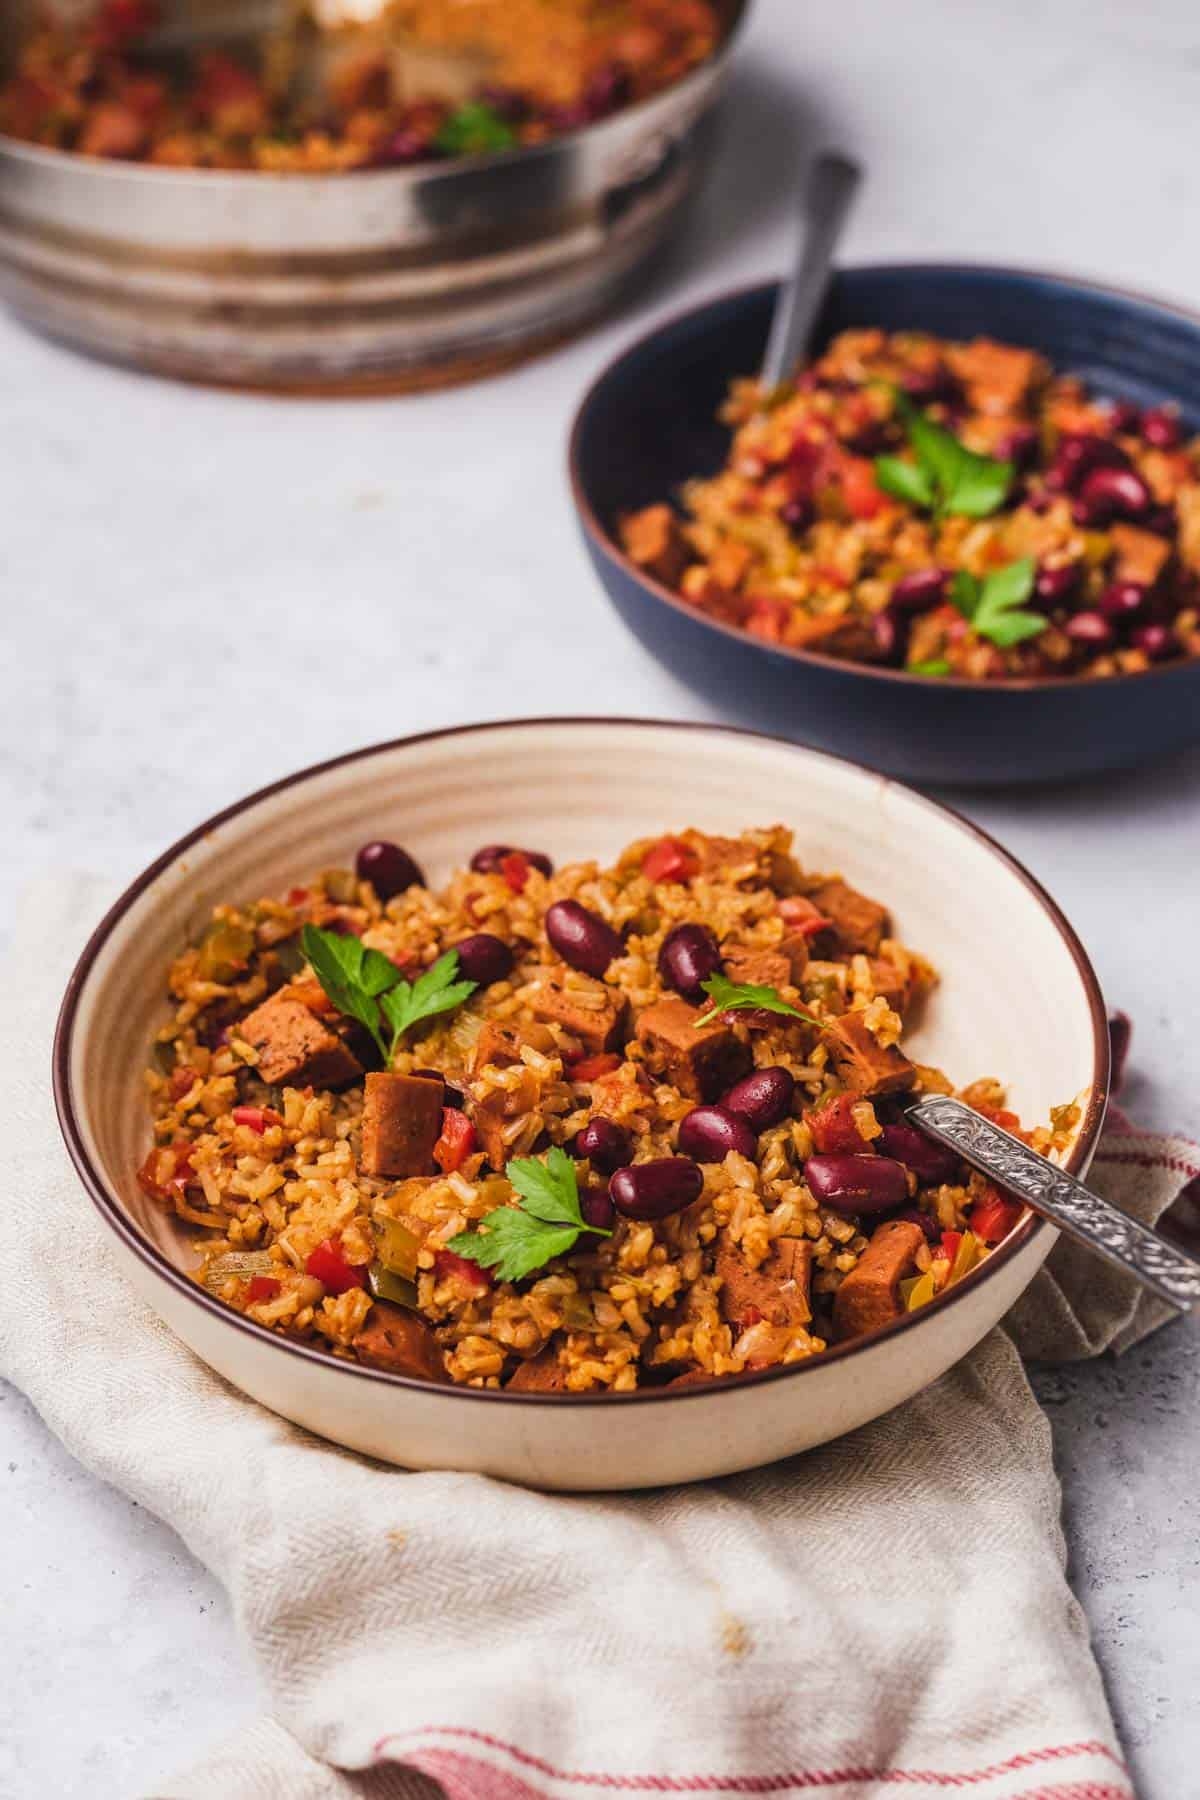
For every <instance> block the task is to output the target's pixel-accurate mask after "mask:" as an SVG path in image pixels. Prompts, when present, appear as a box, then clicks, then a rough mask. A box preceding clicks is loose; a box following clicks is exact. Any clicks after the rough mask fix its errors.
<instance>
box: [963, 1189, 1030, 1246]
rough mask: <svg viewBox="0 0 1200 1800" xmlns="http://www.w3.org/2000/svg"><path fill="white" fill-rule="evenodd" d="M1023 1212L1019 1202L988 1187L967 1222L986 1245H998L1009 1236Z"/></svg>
mask: <svg viewBox="0 0 1200 1800" xmlns="http://www.w3.org/2000/svg"><path fill="white" fill-rule="evenodd" d="M1022 1211H1023V1208H1022V1206H1021V1203H1020V1201H1019V1200H1009V1199H1008V1198H1007V1197H1006V1196H1005V1195H1004V1194H1002V1193H1001V1192H1000V1190H999V1189H998V1188H994V1187H991V1186H988V1187H986V1188H985V1189H984V1191H983V1193H982V1195H981V1196H980V1198H979V1199H978V1200H977V1201H976V1202H975V1204H974V1206H973V1207H972V1208H971V1213H970V1217H969V1219H968V1221H967V1222H968V1224H969V1225H970V1227H971V1230H972V1231H973V1232H974V1233H975V1236H976V1237H977V1238H982V1239H983V1242H984V1243H985V1244H998V1243H999V1242H1000V1240H1001V1238H1005V1237H1007V1236H1008V1234H1009V1232H1010V1231H1011V1230H1012V1228H1013V1226H1014V1225H1015V1224H1016V1222H1017V1220H1018V1219H1019V1218H1020V1216H1021V1213H1022Z"/></svg>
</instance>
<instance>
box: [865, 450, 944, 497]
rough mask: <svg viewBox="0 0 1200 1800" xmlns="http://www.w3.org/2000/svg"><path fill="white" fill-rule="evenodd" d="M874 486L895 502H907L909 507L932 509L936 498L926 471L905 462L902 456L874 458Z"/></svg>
mask: <svg viewBox="0 0 1200 1800" xmlns="http://www.w3.org/2000/svg"><path fill="white" fill-rule="evenodd" d="M875 485H876V487H881V488H882V489H883V491H884V493H885V494H891V496H892V498H893V499H895V500H907V501H908V503H909V505H910V506H925V507H932V505H933V503H934V499H935V498H936V495H935V490H934V485H933V477H932V476H931V475H930V473H929V471H928V469H923V468H922V467H921V465H920V464H919V463H911V462H905V460H904V458H903V457H902V456H877V457H876V458H875Z"/></svg>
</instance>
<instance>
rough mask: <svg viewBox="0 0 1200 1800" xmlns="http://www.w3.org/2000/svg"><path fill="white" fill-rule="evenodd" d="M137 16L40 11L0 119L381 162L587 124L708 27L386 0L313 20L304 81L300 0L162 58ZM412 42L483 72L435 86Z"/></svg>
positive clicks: (690, 0) (698, 57)
mask: <svg viewBox="0 0 1200 1800" xmlns="http://www.w3.org/2000/svg"><path fill="white" fill-rule="evenodd" d="M293 11H294V12H295V11H296V9H293ZM155 19H156V7H155V4H154V0H102V4H100V5H99V6H98V8H97V9H96V10H95V12H94V13H93V14H92V15H91V16H90V17H89V18H87V19H85V20H84V22H83V23H81V24H80V23H64V22H57V21H53V20H48V21H47V22H46V23H45V24H44V25H43V26H42V27H41V29H39V30H38V31H37V32H36V33H35V34H34V35H33V36H32V37H31V39H30V41H29V42H28V44H27V45H26V46H25V48H24V51H23V53H22V55H21V57H20V59H19V62H18V66H17V68H16V70H15V72H14V74H13V75H12V77H11V78H10V80H9V81H8V83H7V84H6V85H5V87H4V88H3V90H0V130H3V131H5V132H7V133H8V134H9V135H10V136H13V137H17V138H22V139H26V140H28V141H29V142H31V143H35V144H43V145H47V146H49V147H52V148H54V149H59V150H71V151H77V152H79V153H80V154H81V155H84V156H95V157H108V158H114V159H118V160H124V161H133V162H146V163H153V164H157V165H159V166H163V167H172V168H205V169H255V170H265V171H269V172H275V173H308V174H312V173H320V172H323V171H331V170H347V169H377V168H387V167H395V166H398V165H402V164H407V163H424V162H432V161H436V160H438V159H442V158H447V157H458V156H469V155H473V154H486V153H490V152H496V151H501V150H509V149H514V148H517V147H519V146H521V145H529V144H537V143H541V142H543V141H544V140H545V139H547V138H552V137H555V136H557V135H559V134H561V133H563V132H567V131H574V130H577V129H579V128H580V127H581V126H584V125H589V124H592V123H593V122H595V121H596V120H598V119H602V118H604V117H606V116H607V115H608V114H610V113H613V112H616V111H617V110H619V109H620V108H621V107H623V106H625V105H628V104H630V103H631V102H633V101H636V100H640V99H644V98H646V96H648V95H650V94H653V93H656V92H658V91H659V90H660V89H662V88H665V87H668V86H670V85H671V84H672V83H673V82H675V81H677V80H678V79H679V78H680V77H681V76H682V75H684V74H686V73H687V71H688V70H689V69H691V68H694V67H696V66H697V65H698V64H699V63H701V62H703V61H704V60H705V58H707V57H708V56H709V55H710V54H711V52H712V51H713V49H714V48H715V47H716V44H717V42H718V39H719V36H720V30H719V23H718V18H717V13H716V10H715V8H714V7H713V5H711V4H710V0H392V5H391V6H390V7H389V8H388V9H387V12H386V17H385V20H384V22H383V24H382V26H380V25H376V26H374V27H372V28H371V29H370V30H369V31H367V30H365V29H363V28H355V27H351V26H347V27H343V28H342V29H341V30H340V31H330V32H328V33H327V34H325V36H324V38H323V39H321V40H320V42H321V44H322V45H323V48H322V50H321V51H320V52H319V54H320V55H321V56H323V57H324V59H325V62H326V64H327V66H326V67H325V68H324V69H323V71H322V74H321V78H320V80H319V81H315V82H314V81H312V80H305V79H301V78H300V73H299V71H300V70H301V69H302V68H303V67H304V66H305V59H307V58H312V57H315V56H316V55H317V54H318V52H317V50H316V48H315V39H314V36H313V33H312V31H311V28H310V27H309V26H308V24H307V9H305V8H303V7H301V8H300V9H299V12H298V16H297V17H296V18H294V19H292V20H291V21H290V22H289V24H288V25H287V26H286V27H285V28H283V29H281V30H280V31H279V32H278V33H277V34H276V35H275V37H274V38H272V39H271V40H269V41H267V42H265V43H264V44H263V45H262V46H261V47H260V50H259V52H258V53H257V55H254V56H250V57H248V56H245V55H243V54H241V53H240V52H238V51H236V50H224V49H214V50H212V51H209V52H207V53H205V54H197V55H186V56H185V55H181V54H180V53H178V52H176V53H175V54H174V55H173V57H172V58H171V60H169V61H168V60H166V58H165V54H157V53H156V54H151V53H150V52H149V51H148V50H147V49H146V48H145V47H144V46H142V47H140V48H139V46H140V45H141V44H142V39H143V36H144V34H145V33H146V32H147V30H149V29H150V27H151V26H153V24H154V23H155ZM306 34H307V35H306ZM414 49H417V50H424V51H427V52H437V53H441V52H445V53H446V54H447V55H451V56H453V55H468V56H470V57H472V58H474V59H477V60H478V61H479V66H480V67H481V68H484V69H486V72H487V78H486V80H485V79H480V81H479V82H478V84H477V86H476V89H475V91H474V92H472V93H470V94H468V95H467V96H466V97H462V96H458V97H456V98H454V99H451V98H448V97H447V96H446V94H445V93H438V92H436V91H431V89H432V87H436V85H437V84H436V83H433V82H432V81H431V78H429V77H422V75H421V73H420V69H419V67H418V68H417V69H416V70H414V68H413V65H412V61H411V58H412V53H413V50H414ZM405 56H407V58H408V60H407V61H405Z"/></svg>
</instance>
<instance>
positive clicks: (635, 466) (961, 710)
mask: <svg viewBox="0 0 1200 1800" xmlns="http://www.w3.org/2000/svg"><path fill="white" fill-rule="evenodd" d="M777 291H778V288H777V284H776V283H773V282H770V283H766V284H765V285H762V286H759V287H753V288H747V289H743V290H741V291H739V292H737V293H733V294H728V295H725V296H723V297H721V298H719V299H717V300H713V301H710V302H709V303H707V304H706V305H703V306H700V307H697V308H695V309H693V310H692V311H689V312H686V313H684V314H682V315H681V316H679V317H677V318H673V319H670V320H668V321H667V322H666V323H665V324H663V325H660V326H658V327H657V328H656V329H654V330H653V331H651V332H649V333H648V334H647V335H646V336H644V337H643V338H641V339H639V340H638V341H637V342H636V343H635V344H633V345H632V346H631V347H630V348H629V349H627V350H625V351H624V352H623V353H622V354H621V355H620V356H619V357H617V358H616V360H615V361H614V362H612V363H611V364H610V365H609V366H608V367H607V368H606V369H605V370H604V372H603V373H602V374H601V376H600V377H599V379H598V380H597V381H596V382H595V383H594V385H593V386H592V388H591V389H590V391H589V392H588V394H587V395H586V397H585V399H584V401H583V404H582V406H581V407H580V410H579V413H578V415H577V417H576V420H575V425H574V429H573V432H572V436H571V446H570V475H571V482H572V488H573V492H574V497H575V505H576V509H577V511H578V515H579V521H580V525H581V527H582V530H583V537H584V543H585V545H586V547H587V551H588V555H589V556H590V558H591V561H592V564H593V566H594V568H595V570H596V573H597V574H598V575H599V577H600V580H601V582H602V583H603V585H604V588H605V590H606V592H607V594H608V596H609V599H610V600H611V601H612V604H613V606H614V607H615V608H616V610H617V612H618V613H619V614H620V616H621V618H622V619H623V620H624V621H625V623H626V625H628V626H629V628H630V630H631V631H632V632H633V633H634V635H635V636H636V637H637V638H638V639H639V640H640V641H641V643H643V644H644V645H645V646H646V648H647V649H648V650H649V651H650V652H651V653H652V654H653V655H654V656H655V657H657V658H658V660H659V661H660V662H661V663H663V664H664V665H665V666H666V667H667V668H669V669H670V670H671V672H672V673H673V674H675V675H677V676H678V677H679V678H680V679H681V680H683V681H685V682H687V683H688V684H689V686H691V687H692V688H694V689H695V690H696V691H697V692H698V693H700V694H702V695H704V696H705V698H706V699H708V700H709V701H711V702H712V703H713V704H715V705H717V706H719V707H720V708H721V710H722V712H723V713H724V714H726V715H727V716H728V717H730V718H732V719H733V720H734V721H735V722H736V723H738V724H742V725H749V726H753V727H757V728H759V729H763V730H768V731H775V732H779V733H781V734H783V735H784V736H787V737H790V738H793V739H796V740H798V741H800V742H803V743H808V744H813V745H816V746H818V747H819V748H821V749H829V750H835V751H839V752H841V753H842V754H844V755H848V756H854V757H856V758H858V759H860V760H861V761H863V762H866V763H869V764H870V765H871V766H872V767H874V768H878V769H883V770H886V771H888V772H889V773H891V774H895V775H900V776H903V777H905V778H906V779H909V780H916V781H928V782H942V783H962V784H971V785H978V786H1000V785H1007V784H1009V783H1013V782H1037V781H1056V780H1061V779H1063V778H1066V777H1071V776H1079V775H1092V774H1098V773H1100V772H1102V771H1105V770H1111V769H1119V768H1127V767H1130V766H1133V765H1134V764H1138V763H1143V762H1147V761H1150V760H1152V759H1153V758H1155V757H1160V756H1164V755H1168V754H1170V753H1172V752H1175V751H1179V750H1182V749H1185V748H1186V747H1188V746H1189V745H1193V744H1196V743H1200V659H1195V658H1194V659H1191V660H1189V661H1186V662H1179V663H1166V664H1162V665H1160V666H1158V667H1156V668H1151V669H1149V670H1146V671H1145V672H1144V673H1141V674H1135V675H1122V676H1118V677H1115V678H1113V679H1111V680H1039V681H1011V682H983V681H965V680H954V679H948V678H941V677H932V676H919V675H910V674H908V673H906V672H905V671H903V670H900V669H887V668H877V667H872V666H870V665H867V664H864V663H851V662H846V661H843V660H839V659H837V658H835V657H831V656H825V655H821V654H819V653H818V652H815V651H805V650H798V649H790V648H784V647H781V646H778V645H772V644H768V643H766V642H764V641H763V640H761V639H759V638H755V637H752V636H750V635H749V633H747V632H745V631H742V630H739V629H738V628H737V627H735V626H731V625H725V624H722V623H720V622H719V621H717V620H715V619H712V618H709V617H708V616H707V615H706V614H704V613H702V612H699V611H698V610H697V609H696V608H695V607H694V606H690V605H689V604H688V603H687V602H686V601H684V600H682V599H681V598H680V597H679V595H677V594H675V593H673V592H672V591H671V590H670V589H669V588H667V587H666V586H664V585H663V584H662V583H661V582H659V581H656V580H654V579H653V578H652V577H649V576H647V575H646V574H645V573H644V572H643V571H642V570H640V569H638V568H636V567H635V566H634V564H633V563H632V562H630V560H629V558H628V557H627V556H626V555H625V553H624V551H623V550H622V548H621V545H620V540H619V536H618V529H617V527H618V520H619V519H620V517H621V515H622V514H624V513H627V512H632V511H636V510H637V509H638V508H639V507H643V506H649V505H651V504H653V503H655V502H660V501H663V500H673V499H675V498H676V497H677V496H678V493H679V490H680V489H681V487H682V486H683V484H684V483H685V482H686V481H688V480H690V479H693V478H695V477H697V476H704V475H710V474H713V473H715V472H716V471H717V470H718V469H719V468H720V467H721V465H722V463H723V462H724V460H725V457H726V454H727V451H728V446H729V433H728V431H727V429H726V428H725V427H724V426H723V425H722V424H721V423H720V421H719V419H718V417H717V413H718V410H719V408H720V406H721V403H722V401H723V400H724V398H725V395H726V391H727V388H728V384H729V381H730V379H731V378H732V377H734V376H738V375H750V374H753V373H754V372H755V371H756V370H757V369H758V367H759V365H760V363H761V361H762V354H763V350H764V347H765V345H766V340H767V332H768V328H769V325H770V319H771V313H772V309H773V306H774V302H775V296H776V293H777ZM872 325H877V326H880V327H882V328H883V329H884V330H887V331H911V330H922V331H929V332H933V333H935V334H936V335H938V336H944V337H954V338H971V337H975V336H981V335H982V336H989V337H995V338H999V339H1002V340H1004V341H1007V342H1009V343H1015V344H1022V345H1028V346H1030V347H1031V348H1033V349H1035V350H1037V351H1039V352H1040V353H1041V354H1042V355H1043V356H1045V357H1047V358H1048V359H1049V360H1050V362H1051V363H1052V364H1053V365H1054V367H1055V368H1056V369H1057V370H1059V371H1060V372H1064V373H1070V374H1073V375H1078V376H1079V377H1081V378H1082V379H1083V380H1084V381H1085V382H1086V383H1087V384H1088V386H1089V388H1090V389H1091V390H1092V391H1093V392H1095V393H1097V394H1100V395H1103V396H1108V397H1111V398H1114V399H1117V398H1120V399H1128V400H1132V401H1134V402H1136V403H1137V404H1139V405H1143V406H1157V405H1162V404H1163V403H1165V402H1173V403H1175V404H1177V405H1178V406H1179V407H1180V409H1181V412H1182V416H1183V419H1184V423H1185V425H1186V426H1188V427H1190V428H1191V429H1192V430H1200V315H1194V314H1191V313H1188V312H1186V311H1183V310H1181V309H1179V308H1176V307H1172V306H1168V305H1165V304H1163V303H1160V302H1157V301H1153V300H1148V299H1144V298H1141V297H1139V296H1136V295H1130V294H1124V293H1120V292H1118V291H1116V290H1115V289H1110V288H1105V287H1100V286H1096V285H1094V284H1092V283H1088V282H1083V281H1074V280H1070V279H1067V278H1065V277H1061V276H1055V275H1043V274H1035V273H1029V272H1025V271H1022V270H1017V269H1001V268H988V267H969V266H954V265H940V264H912V265H907V264H885V265H879V266H876V267H868V268H860V269H845V270H842V271H840V272H839V273H838V274H837V275H836V277H835V279H834V282H833V284H832V287H831V290H830V295H829V299H828V302H827V305H826V307H825V310H824V313H823V315H822V318H821V321H820V325H819V328H818V332H817V339H816V341H817V344H818V346H819V345H821V344H824V343H825V342H827V341H828V340H829V339H830V338H831V337H833V336H834V335H835V334H836V333H837V332H839V331H844V330H847V329H849V328H853V327H864V326H872Z"/></svg>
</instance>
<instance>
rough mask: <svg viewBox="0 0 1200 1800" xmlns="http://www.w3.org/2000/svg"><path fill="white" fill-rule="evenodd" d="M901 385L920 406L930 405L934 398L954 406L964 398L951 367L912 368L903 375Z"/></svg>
mask: <svg viewBox="0 0 1200 1800" xmlns="http://www.w3.org/2000/svg"><path fill="white" fill-rule="evenodd" d="M900 385H901V387H902V388H903V389H904V391H905V393H906V394H907V395H908V397H909V399H910V400H915V401H916V402H917V404H918V405H919V406H928V405H929V404H930V403H931V402H933V401H934V400H941V401H942V402H943V403H944V404H945V405H947V406H952V405H953V404H954V402H955V401H956V400H960V399H961V398H962V389H961V388H960V387H959V385H958V382H957V381H956V379H955V377H954V376H953V375H952V374H951V373H950V371H949V369H910V370H909V371H908V373H907V375H903V376H901V378H900Z"/></svg>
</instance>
